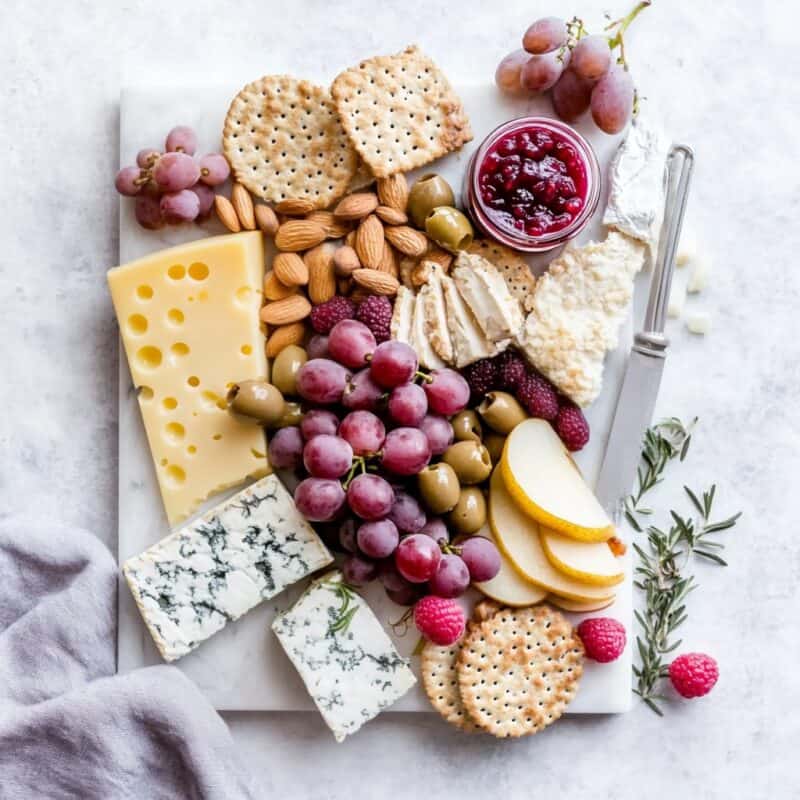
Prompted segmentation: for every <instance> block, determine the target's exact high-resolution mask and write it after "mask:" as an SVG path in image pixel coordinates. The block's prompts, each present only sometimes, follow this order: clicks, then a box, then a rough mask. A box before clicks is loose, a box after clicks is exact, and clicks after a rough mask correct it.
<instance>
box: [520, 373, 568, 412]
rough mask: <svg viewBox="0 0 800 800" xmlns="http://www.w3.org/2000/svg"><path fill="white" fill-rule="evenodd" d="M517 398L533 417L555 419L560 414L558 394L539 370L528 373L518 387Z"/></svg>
mask: <svg viewBox="0 0 800 800" xmlns="http://www.w3.org/2000/svg"><path fill="white" fill-rule="evenodd" d="M517 400H519V401H520V403H522V405H523V406H525V408H526V409H527V411H528V413H529V414H530V415H531V416H532V417H538V418H539V419H546V420H549V421H551V422H552V421H553V420H554V419H555V418H556V417H557V416H558V394H557V393H556V390H555V389H554V388H553V384H552V383H550V381H548V380H547V379H546V378H544V377H542V376H541V375H539V373H538V372H531V374H530V375H526V376H525V377H524V378H523V379H522V381H521V382H520V384H519V386H518V387H517Z"/></svg>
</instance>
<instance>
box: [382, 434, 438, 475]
mask: <svg viewBox="0 0 800 800" xmlns="http://www.w3.org/2000/svg"><path fill="white" fill-rule="evenodd" d="M430 460H431V445H430V442H428V437H427V436H426V435H425V434H424V433H423V432H422V431H421V430H420V429H419V428H395V429H394V430H393V431H389V433H388V434H387V435H386V441H384V443H383V455H382V456H381V464H382V465H383V467H384V468H385V469H388V470H389V471H390V472H394V473H395V475H416V474H417V473H418V472H419V471H420V470H421V469H422V468H423V467H425V466H427V464H428V462H429V461H430Z"/></svg>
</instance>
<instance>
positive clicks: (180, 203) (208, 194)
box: [114, 125, 231, 230]
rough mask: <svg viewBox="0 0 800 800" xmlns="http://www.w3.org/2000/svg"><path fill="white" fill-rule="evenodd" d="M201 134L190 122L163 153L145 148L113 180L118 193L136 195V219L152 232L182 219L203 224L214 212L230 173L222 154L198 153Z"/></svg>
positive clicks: (170, 139)
mask: <svg viewBox="0 0 800 800" xmlns="http://www.w3.org/2000/svg"><path fill="white" fill-rule="evenodd" d="M196 150H197V135H196V134H195V132H194V131H193V130H192V129H191V128H190V127H188V126H187V125H178V126H177V127H175V128H173V129H172V130H171V131H170V132H169V133H168V134H167V139H166V141H165V143H164V152H163V153H162V152H161V151H159V150H155V149H153V148H145V149H144V150H140V151H139V153H138V154H137V156H136V166H130V167H123V168H122V169H121V170H120V171H119V172H118V173H117V177H116V179H115V181H114V185H115V187H116V189H117V191H118V192H119V193H120V194H121V195H124V196H126V197H135V198H136V207H135V213H136V221H137V222H138V223H139V224H140V225H141V226H142V227H143V228H147V229H148V230H156V229H157V228H161V227H162V226H163V225H165V224H168V225H177V224H180V223H182V222H195V221H197V222H202V221H204V220H206V219H208V217H209V216H210V215H211V209H212V208H213V206H214V188H213V187H215V186H219V185H220V184H221V183H224V182H225V181H226V180H227V179H228V175H230V171H231V170H230V166H229V165H228V161H227V159H226V158H225V156H224V155H222V154H221V153H208V154H207V155H204V156H201V157H200V158H196V157H195V151H196Z"/></svg>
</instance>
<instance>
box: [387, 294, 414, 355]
mask: <svg viewBox="0 0 800 800" xmlns="http://www.w3.org/2000/svg"><path fill="white" fill-rule="evenodd" d="M414 300H415V295H414V292H412V291H411V289H408V288H406V287H405V286H401V287H400V288H399V289H398V290H397V296H396V297H395V300H394V311H393V312H392V321H391V323H390V326H389V330H390V332H391V335H392V339H397V341H398V342H404V343H405V344H411V324H412V322H413V320H414Z"/></svg>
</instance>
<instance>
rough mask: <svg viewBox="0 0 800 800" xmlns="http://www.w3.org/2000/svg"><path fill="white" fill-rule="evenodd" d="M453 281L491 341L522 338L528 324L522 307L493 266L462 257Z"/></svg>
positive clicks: (474, 257)
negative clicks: (521, 333) (525, 322)
mask: <svg viewBox="0 0 800 800" xmlns="http://www.w3.org/2000/svg"><path fill="white" fill-rule="evenodd" d="M453 279H454V280H455V282H456V288H457V289H458V291H459V293H460V294H461V297H462V298H463V299H464V302H466V304H467V305H468V306H469V309H470V311H472V315H473V316H474V317H475V319H476V320H477V322H478V325H480V327H481V329H482V330H483V333H484V335H485V336H486V338H487V339H488V340H489V341H491V342H501V341H503V340H505V339H510V338H513V337H516V336H517V335H518V334H519V332H520V330H521V329H522V326H523V324H524V319H523V316H522V307H521V306H520V304H519V300H517V299H516V298H515V297H513V296H512V295H511V292H510V291H509V290H508V286H507V284H506V282H505V280H504V279H503V276H502V274H501V273H500V271H499V270H498V269H497V268H496V267H495V266H494V265H493V264H491V263H490V262H489V261H487V260H486V259H485V258H483V257H482V256H479V255H475V254H470V253H466V252H462V253H459V255H458V258H457V259H456V267H455V269H454V270H453Z"/></svg>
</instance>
